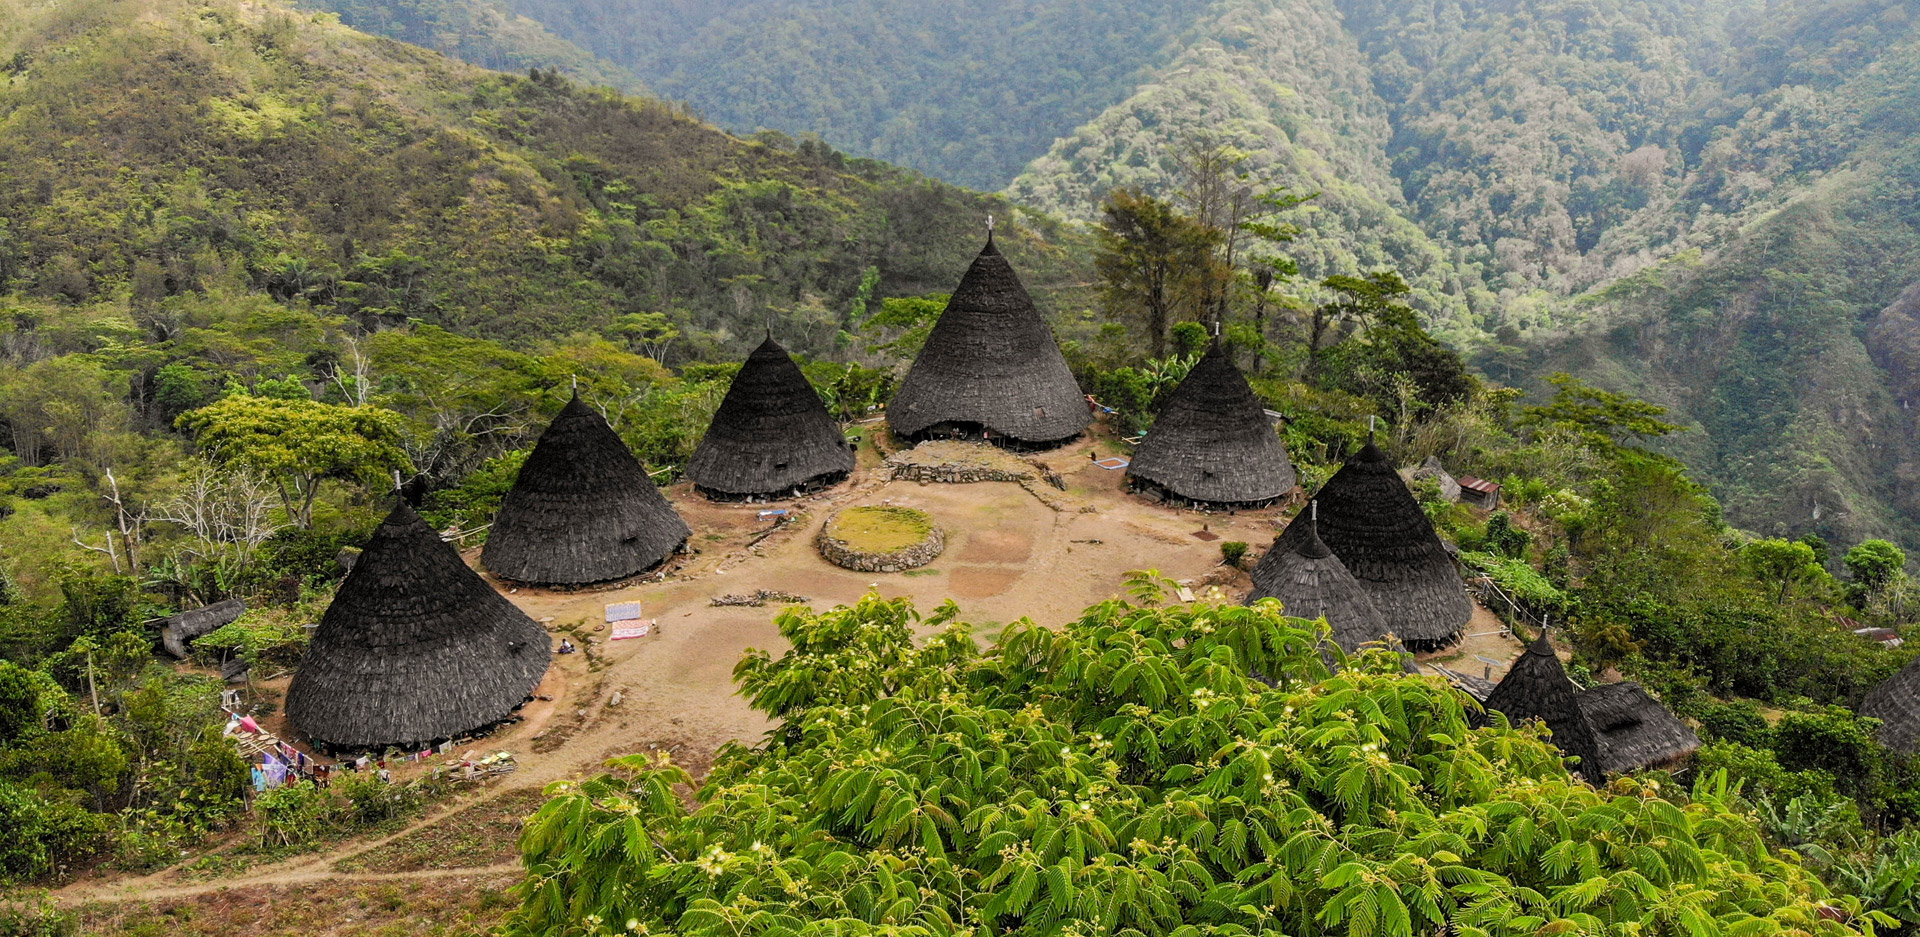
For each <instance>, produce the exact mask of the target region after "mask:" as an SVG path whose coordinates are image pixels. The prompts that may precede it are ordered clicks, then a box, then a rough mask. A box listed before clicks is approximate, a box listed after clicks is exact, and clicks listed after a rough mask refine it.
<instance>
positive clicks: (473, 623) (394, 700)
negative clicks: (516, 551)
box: [286, 502, 549, 749]
mask: <svg viewBox="0 0 1920 937" xmlns="http://www.w3.org/2000/svg"><path fill="white" fill-rule="evenodd" d="M548 659H549V658H548V647H547V634H546V632H545V631H543V630H542V629H541V628H540V626H539V625H537V624H535V623H534V622H533V619H531V618H528V617H527V616H526V614H525V613H523V612H521V611H520V610H519V609H518V608H516V607H514V605H513V604H512V603H510V602H508V601H507V600H506V599H505V598H503V597H501V595H500V594H499V593H498V592H495V591H494V590H493V588H492V587H491V586H488V585H487V583H486V582H485V581H484V580H482V579H481V578H480V577H479V575H477V574H475V573H474V571H473V570H471V569H468V568H467V564H466V563H464V562H462V561H461V559H460V554H459V553H457V552H455V551H454V549H453V547H452V546H450V545H448V544H447V543H445V542H443V541H442V540H441V539H440V535H439V534H437V533H435V532H434V531H433V529H432V528H431V527H428V526H427V522H426V521H424V520H421V519H420V515H418V514H415V513H414V512H413V509H412V508H409V507H408V506H407V505H406V504H405V503H404V502H403V503H401V504H400V505H399V506H397V507H395V508H394V509H393V513H391V514H389V515H387V519H386V520H385V521H383V522H382V523H381V524H380V528H379V529H378V530H376V531H374V534H373V540H372V541H371V542H369V543H368V544H367V548H366V550H365V552H363V553H362V554H361V556H360V562H358V563H356V564H355V565H354V568H353V572H352V573H349V574H348V575H347V578H346V581H344V582H342V583H341V584H340V590H339V592H337V593H336V594H335V595H334V597H333V604H332V605H330V606H328V607H327V613H326V614H325V615H324V616H322V617H321V619H320V626H319V627H318V628H317V629H315V631H314V633H313V642H312V643H311V644H310V645H308V647H307V652H306V656H305V657H303V658H302V659H301V661H300V669H299V671H298V672H296V673H295V674H294V677H293V686H292V687H291V688H289V689H288V690H287V701H286V706H287V716H288V717H289V718H290V719H291V720H292V721H293V724H294V725H295V726H297V727H299V729H300V730H301V731H303V732H305V733H306V734H307V736H308V737H310V738H312V739H313V740H315V741H317V742H320V743H322V744H325V745H327V746H329V747H333V748H345V749H365V748H381V747H385V746H387V745H395V744H408V745H411V744H416V743H422V742H430V741H433V740H435V739H445V738H452V737H454V736H458V735H462V734H464V733H467V732H471V731H474V730H476V729H480V728H483V727H485V726H488V725H491V724H493V723H495V722H498V721H500V720H502V719H505V718H506V717H507V716H509V715H511V714H512V713H513V710H514V708H515V707H517V706H519V705H520V704H521V702H523V701H524V700H525V699H526V697H527V694H528V693H529V692H531V691H532V689H533V687H534V686H535V685H536V684H538V683H539V682H540V677H541V675H542V674H544V673H546V670H547V661H548Z"/></svg>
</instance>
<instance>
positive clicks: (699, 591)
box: [58, 424, 1518, 934]
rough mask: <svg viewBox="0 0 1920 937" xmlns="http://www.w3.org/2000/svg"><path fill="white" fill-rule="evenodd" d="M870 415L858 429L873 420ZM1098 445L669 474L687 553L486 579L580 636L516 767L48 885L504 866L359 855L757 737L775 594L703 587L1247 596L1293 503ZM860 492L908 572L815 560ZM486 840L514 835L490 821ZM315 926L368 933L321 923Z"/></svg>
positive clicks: (1039, 599) (117, 890)
mask: <svg viewBox="0 0 1920 937" xmlns="http://www.w3.org/2000/svg"><path fill="white" fill-rule="evenodd" d="M874 425H875V424H868V425H867V426H866V427H862V428H863V429H867V430H869V431H871V429H872V427H873V426H874ZM863 435H865V434H864V433H863ZM1096 446H1098V447H1099V448H1100V450H1101V451H1100V454H1101V455H1103V456H1104V455H1108V454H1111V452H1112V451H1113V448H1114V446H1113V443H1112V441H1111V440H1109V439H1106V438H1104V437H1098V438H1096V439H1093V440H1083V441H1081V442H1078V443H1076V444H1073V445H1070V446H1067V447H1065V448H1062V449H1059V450H1055V451H1052V452H1047V453H1042V454H1039V455H1038V456H1036V458H1038V459H1040V460H1042V461H1044V462H1046V463H1047V464H1048V465H1049V466H1050V467H1052V469H1053V470H1054V471H1056V472H1059V473H1060V474H1061V475H1062V476H1063V477H1064V479H1065V481H1066V483H1067V490H1066V491H1065V492H1064V493H1061V492H1057V491H1055V490H1053V489H1051V488H1046V487H1044V486H1041V487H1040V488H1039V489H1038V492H1037V493H1036V492H1030V491H1028V490H1027V489H1026V488H1024V487H1022V486H1021V485H1018V484H1014V483H1007V482H979V483H973V484H964V485H944V484H926V483H917V482H895V481H891V480H889V479H888V478H887V477H886V469H885V468H884V466H882V465H881V464H880V462H879V458H878V455H877V453H875V452H874V451H873V450H872V449H871V448H870V444H863V445H862V446H861V449H862V452H861V460H860V468H859V470H858V471H857V472H856V474H855V476H854V477H853V478H852V479H850V480H849V481H848V482H846V483H843V484H842V485H840V486H837V487H836V488H833V489H830V490H827V491H824V492H819V493H816V494H813V495H809V496H806V497H802V498H799V499H793V500H785V501H779V502H775V503H771V504H768V503H758V504H727V503H714V502H709V501H706V500H705V499H703V498H701V497H700V496H699V495H697V494H695V493H694V492H693V491H692V490H691V488H690V486H686V485H680V486H675V487H674V488H673V489H671V490H669V491H668V495H669V497H670V498H671V499H672V501H673V502H674V504H675V506H676V507H677V508H678V509H679V510H680V512H681V513H682V515H683V516H684V517H685V518H686V520H687V522H688V524H689V525H690V526H691V527H692V528H693V530H694V535H693V539H692V541H691V542H690V544H689V545H690V547H691V548H692V549H693V550H695V551H697V552H694V553H692V554H691V555H689V556H686V557H683V558H681V559H679V560H677V561H675V562H674V563H673V564H671V566H670V568H669V569H668V570H667V571H666V572H665V574H664V577H662V576H661V575H659V574H650V575H648V576H644V577H640V578H639V579H637V580H634V581H629V582H625V583H620V584H616V585H613V586H610V587H607V588H604V589H598V590H583V591H549V590H542V589H533V588H508V587H505V586H502V587H501V588H502V591H503V592H505V593H506V594H507V595H508V597H509V598H510V599H511V600H512V601H513V602H515V603H516V604H517V605H519V606H520V607H521V608H522V609H524V610H526V612H527V613H528V614H529V615H531V616H533V618H535V619H536V620H539V621H542V622H544V623H545V624H546V626H547V627H548V629H549V630H550V631H553V632H554V634H555V637H554V641H555V643H556V645H557V644H558V642H559V640H560V637H561V635H562V633H566V634H568V635H577V636H580V637H576V638H575V642H576V643H577V644H582V645H583V651H584V653H581V654H572V655H562V656H556V657H555V658H554V662H555V666H554V668H553V669H552V670H551V671H550V672H549V674H548V677H547V679H546V680H545V681H544V682H543V683H542V684H541V687H540V689H539V690H538V693H539V694H540V695H542V696H547V697H551V699H550V700H537V701H536V702H534V703H533V704H530V705H529V706H527V707H526V708H525V709H524V710H523V711H522V714H521V715H522V719H521V721H520V722H518V723H516V724H513V725H510V726H507V727H505V728H503V729H501V730H499V731H498V732H496V733H495V734H494V735H493V736H492V737H490V738H488V739H485V740H483V741H480V742H477V743H475V744H473V745H471V746H462V748H475V749H478V750H480V751H510V752H513V753H514V754H515V756H516V758H517V759H518V761H519V769H518V770H517V771H516V772H515V773H513V774H511V775H508V776H507V777H506V778H504V779H502V781H500V782H499V783H498V784H497V785H496V786H495V788H494V789H493V790H491V791H490V792H486V793H483V794H481V795H480V796H479V797H478V798H468V799H464V800H462V801H461V802H460V803H458V804H456V805H454V806H451V807H448V808H444V809H441V810H439V811H437V812H434V813H432V814H431V815H429V816H427V817H425V818H423V819H422V820H420V821H419V822H417V823H415V824H413V825H412V826H410V827H408V828H407V829H405V830H402V831H401V832H399V833H395V834H393V835H391V836H387V837H382V838H378V839H374V840H371V841H367V840H361V841H357V842H354V843H352V844H349V845H347V846H344V847H341V848H339V849H336V850H333V851H329V852H326V853H322V854H314V855H308V856H302V857H298V858H295V859H291V860H287V861H285V862H282V863H278V864H275V865H270V866H262V867H258V868H254V869H250V870H247V871H244V872H242V873H239V874H237V875H235V876H233V877H229V878H226V879H223V880H220V881H214V882H184V881H182V880H181V878H180V877H179V876H178V875H177V874H175V871H174V870H163V871H161V872H158V873H154V874H152V875H145V876H127V877H121V878H118V879H111V880H96V881H87V882H80V883H76V884H74V885H72V886H69V887H68V888H66V889H64V890H62V891H61V892H60V893H58V895H59V897H60V899H61V900H62V902H63V904H65V905H67V906H75V905H84V904H87V903H90V902H91V903H99V902H128V901H136V902H143V903H151V902H155V901H162V900H164V901H171V902H180V901H187V900H195V901H197V900H201V899H202V898H205V897H206V896H211V895H215V894H229V895H249V896H258V895H263V894H264V895H282V894H287V892H286V891H285V890H286V889H288V888H289V887H292V888H293V893H294V894H297V893H299V892H301V891H303V890H304V889H305V888H307V887H317V886H319V885H322V884H325V885H326V886H327V887H328V888H331V889H334V890H335V891H341V892H342V893H343V894H346V893H351V892H352V890H353V889H354V888H357V887H360V886H362V885H367V884H369V883H372V884H378V883H383V882H391V881H395V880H402V881H404V880H406V878H407V877H409V876H413V877H421V878H434V879H444V878H446V877H447V876H466V877H468V878H469V879H472V878H473V877H474V876H479V875H481V874H482V873H486V874H494V873H498V874H500V875H505V874H506V873H507V871H508V870H509V868H510V864H502V865H500V866H499V867H498V868H495V867H483V868H479V869H471V868H470V869H416V870H414V871H408V872H383V871H372V870H374V869H381V868H394V867H396V863H398V864H400V865H405V864H406V860H400V859H393V858H391V857H392V856H393V855H395V854H396V853H401V854H411V853H409V852H408V847H407V845H406V844H407V843H408V841H410V840H414V839H420V838H430V837H433V836H439V835H445V834H444V831H441V830H436V829H435V827H436V825H444V824H453V825H459V824H461V818H462V811H468V810H472V809H474V805H475V804H476V803H485V802H487V801H489V800H491V799H492V798H496V797H503V796H514V797H527V796H528V795H527V794H526V793H525V792H527V791H530V790H538V789H539V788H541V787H543V786H544V785H546V784H548V783H550V782H553V781H557V780H561V779H565V778H570V777H576V776H579V775H581V774H583V773H586V772H591V771H595V770H597V769H598V768H599V766H600V765H601V763H602V762H603V761H604V760H605V759H606V758H608V757H610V756H613V755H619V754H625V753H629V752H636V751H656V752H666V753H668V754H670V755H671V756H672V757H673V758H674V760H675V762H676V763H678V764H681V765H683V766H686V767H688V768H690V769H692V770H693V771H694V772H695V773H696V774H698V773H701V772H704V771H705V770H706V768H707V766H708V765H709V764H710V763H711V760H712V757H713V753H714V752H715V750H716V749H718V748H720V747H721V746H723V745H725V744H726V743H728V742H732V741H739V742H746V743H753V742H756V741H757V740H758V739H760V738H761V736H762V735H763V734H764V733H765V732H766V731H767V730H768V729H769V728H771V726H770V724H769V723H768V721H767V720H766V719H765V718H763V717H762V716H761V715H760V714H759V713H757V712H754V711H753V710H751V709H749V708H748V706H747V704H746V702H745V701H744V700H743V699H741V698H740V697H739V696H738V695H736V694H735V692H734V687H733V681H732V670H733V666H734V664H735V662H737V661H738V660H739V659H740V657H741V656H742V654H744V653H745V652H746V651H747V650H748V649H749V648H760V649H764V650H768V651H771V652H774V653H779V652H780V651H782V650H784V649H785V647H786V645H785V642H784V641H783V640H782V639H781V637H780V635H779V632H778V630H777V629H776V628H775V627H774V624H773V617H774V614H775V612H776V611H777V608H776V607H774V605H775V604H774V603H769V605H768V606H767V607H759V608H755V607H712V606H710V605H709V600H711V599H712V598H714V597H716V596H720V595H724V594H745V593H752V592H754V591H755V590H759V589H768V590H777V591H781V592H787V593H793V594H797V595H803V596H806V597H807V598H808V599H809V602H810V604H811V605H813V606H814V607H815V608H821V609H824V608H828V607H831V606H832V605H835V604H840V603H848V602H852V601H854V600H856V599H858V598H859V597H860V596H861V595H863V594H864V593H866V592H867V591H868V590H870V589H872V590H877V591H878V592H879V594H881V595H882V596H885V597H888V598H893V597H900V596H904V597H907V598H910V599H912V600H913V602H914V603H915V604H916V605H917V606H918V607H919V608H920V609H921V610H922V611H923V612H928V611H931V610H932V609H933V608H934V607H936V606H937V605H939V604H940V603H941V602H944V601H945V600H947V599H948V598H949V597H951V598H953V599H954V600H955V601H956V602H957V603H958V604H959V606H960V609H961V612H962V617H963V619H964V620H967V621H969V622H972V623H973V624H974V625H975V626H976V633H978V634H980V635H981V637H982V638H983V639H991V637H992V636H994V635H995V634H997V632H998V631H999V630H1000V628H1001V627H1004V625H1005V624H1006V623H1009V622H1011V621H1013V620H1015V619H1018V618H1020V617H1027V618H1031V619H1033V620H1034V621H1036V622H1038V623H1039V624H1042V625H1048V626H1057V625H1060V624H1063V623H1065V622H1067V621H1070V620H1072V619H1073V618H1075V617H1077V616H1078V614H1079V613H1080V611H1081V610H1082V609H1083V608H1085V607H1086V606H1088V605H1091V604H1093V603H1095V602H1098V601H1101V600H1104V599H1106V598H1109V597H1111V596H1114V595H1116V594H1119V593H1120V591H1121V588H1122V585H1123V582H1124V579H1125V575H1126V573H1127V571H1129V570H1134V569H1139V568H1144V567H1152V568H1155V569H1157V570H1159V572H1160V573H1161V575H1163V576H1166V577H1168V578H1171V579H1174V580H1188V581H1192V582H1194V583H1196V584H1199V583H1200V582H1201V581H1202V580H1207V579H1208V577H1210V576H1211V577H1212V578H1211V580H1210V581H1214V582H1219V583H1223V584H1224V585H1223V586H1222V588H1223V589H1225V590H1227V591H1226V597H1227V598H1229V599H1238V598H1239V597H1240V596H1241V595H1243V594H1244V593H1245V591H1246V589H1247V588H1248V582H1247V580H1246V576H1245V574H1244V573H1241V572H1238V571H1232V570H1222V569H1220V543H1221V542H1224V541H1234V540H1238V541H1245V542H1247V543H1249V544H1252V545H1253V548H1254V554H1255V556H1257V554H1258V552H1259V551H1262V550H1264V549H1265V548H1266V547H1267V546H1268V545H1269V544H1270V543H1271V542H1272V540H1273V537H1274V535H1275V534H1276V533H1277V532H1278V530H1279V527H1280V526H1281V525H1282V524H1283V523H1284V519H1285V517H1286V516H1288V515H1289V514H1290V513H1291V510H1290V509H1288V508H1286V507H1284V506H1276V507H1273V508H1268V509H1264V510H1259V511H1242V512H1238V513H1236V514H1233V515H1226V514H1202V513H1197V512H1192V511H1178V510H1172V509H1168V508H1165V507H1161V506H1159V505H1155V504H1151V503H1148V502H1146V501H1144V500H1142V499H1139V498H1135V497H1132V496H1130V495H1128V494H1127V493H1126V492H1125V490H1124V488H1123V475H1124V472H1122V471H1110V470H1107V469H1102V468H1100V467H1098V466H1096V465H1093V464H1092V460H1091V456H1090V453H1092V452H1093V451H1094V450H1095V448H1096ZM1043 498H1044V499H1045V500H1044V501H1043V500H1042V499H1043ZM858 504H896V505H901V506H905V507H912V508H917V509H920V510H923V511H926V512H927V513H928V514H930V515H931V516H932V517H933V518H934V520H935V522H936V523H938V524H940V525H941V526H942V527H943V528H945V530H946V531H947V534H948V539H947V549H946V551H945V553H944V554H943V555H942V556H941V557H940V558H939V559H937V560H935V561H934V562H933V563H931V564H929V565H927V566H925V567H923V568H921V569H917V570H910V571H907V572H903V573H854V572H849V571H847V570H843V569H840V568H839V567H836V566H833V565H831V564H829V563H827V562H826V561H825V560H823V559H821V558H820V556H819V554H818V553H817V552H816V551H815V549H814V546H813V538H814V535H815V534H816V533H817V532H818V530H819V527H820V525H821V524H822V523H823V522H824V521H825V519H826V517H827V516H828V515H830V514H831V513H832V512H833V511H834V510H837V509H839V508H842V507H848V506H852V505H858ZM780 508H784V509H787V510H788V511H790V512H792V513H791V515H790V519H789V521H788V522H787V523H785V524H783V525H780V526H779V527H777V528H776V527H775V526H774V525H773V524H772V523H771V522H769V521H768V520H765V519H763V518H762V517H761V515H760V512H762V511H765V510H770V509H780ZM1196 534H1202V535H1203V536H1196ZM1204 535H1211V536H1210V538H1207V537H1205V536H1204ZM473 552H476V553H477V551H473ZM1251 559H1252V557H1250V561H1249V565H1251ZM635 601H637V602H639V603H641V605H642V608H643V615H644V616H645V617H647V618H652V619H654V620H655V621H656V622H657V623H658V627H657V628H656V629H655V630H654V633H652V634H650V635H648V636H646V637H643V638H637V639H630V640H621V641H611V640H609V632H608V631H607V626H606V624H605V622H604V617H605V616H604V612H605V607H606V606H607V605H608V604H610V603H614V602H635ZM1491 618H1492V616H1490V615H1486V616H1484V619H1483V618H1480V617H1476V619H1475V625H1474V627H1473V628H1472V629H1471V630H1473V631H1488V630H1492V628H1490V627H1483V626H1484V625H1485V621H1486V620H1491ZM582 638H584V639H585V640H582ZM1473 640H1475V641H1482V640H1483V639H1480V638H1476V639H1473ZM1499 640H1504V641H1505V642H1506V645H1507V646H1509V649H1508V650H1507V651H1506V652H1505V653H1506V656H1507V657H1511V656H1512V655H1513V653H1515V652H1517V650H1518V645H1516V644H1513V643H1512V642H1511V640H1510V639H1499ZM1499 640H1495V641H1493V642H1492V643H1486V644H1484V646H1483V645H1482V644H1474V645H1472V646H1473V647H1474V648H1476V649H1477V650H1475V651H1469V652H1467V653H1469V654H1471V653H1485V654H1486V655H1487V656H1494V655H1495V654H1496V653H1499V652H1500V647H1501V645H1500V644H1499ZM1468 659H1471V658H1470V657H1469V658H1468ZM1460 666H1465V665H1460ZM1473 671H1474V672H1478V668H1477V667H1475V668H1473ZM413 770H423V769H420V768H416V769H413ZM403 776H404V775H403ZM514 792H521V793H518V794H516V793H514ZM467 816H469V817H470V816H472V815H471V814H467ZM502 835H510V834H507V833H506V832H505V831H502ZM418 851H419V850H418V849H417V848H415V849H413V852H418ZM343 870H353V871H343ZM475 880H477V879H475ZM208 900H210V899H208ZM249 900H259V899H257V898H250V899H249ZM342 900H345V899H342ZM89 914H90V915H91V917H90V918H89V920H94V921H98V922H100V928H101V929H99V930H97V931H90V932H97V933H102V934H113V933H134V932H135V931H134V930H133V929H131V927H130V925H129V926H122V925H120V924H115V923H114V922H116V921H122V922H124V921H127V920H133V918H125V917H124V916H123V917H122V918H116V917H114V916H113V915H112V914H109V913H107V912H104V911H100V910H98V909H90V910H89ZM140 920H150V918H141V919H140ZM389 923H391V922H389ZM385 926H386V925H385V924H383V925H382V927H385ZM312 932H313V933H340V934H346V933H374V932H376V931H374V930H371V929H361V930H354V929H340V928H339V927H333V928H331V929H324V930H318V931H312ZM378 932H381V933H385V932H388V931H385V930H381V931H378ZM394 932H405V933H413V931H408V930H401V931H394Z"/></svg>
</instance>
